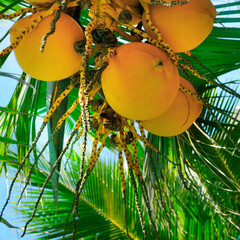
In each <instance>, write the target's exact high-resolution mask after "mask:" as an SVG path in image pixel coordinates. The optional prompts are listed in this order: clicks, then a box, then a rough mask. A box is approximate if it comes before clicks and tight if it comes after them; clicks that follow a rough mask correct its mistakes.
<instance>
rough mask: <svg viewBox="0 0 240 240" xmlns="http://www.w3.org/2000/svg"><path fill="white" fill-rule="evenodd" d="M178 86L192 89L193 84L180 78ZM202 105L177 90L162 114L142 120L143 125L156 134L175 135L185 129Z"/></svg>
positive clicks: (195, 117)
mask: <svg viewBox="0 0 240 240" xmlns="http://www.w3.org/2000/svg"><path fill="white" fill-rule="evenodd" d="M180 86H182V87H184V88H186V89H188V90H190V91H191V92H192V93H196V92H195V91H194V88H193V86H192V85H191V84H190V83H189V82H188V81H187V80H185V79H184V78H180ZM202 108H203V105H202V103H201V102H200V101H198V100H197V99H196V98H194V97H193V96H190V95H189V94H187V93H185V92H183V91H181V90H179V91H178V95H177V97H176V98H175V100H174V102H173V104H172V105H171V107H170V108H169V109H168V110H167V111H166V112H165V113H164V114H162V115H160V116H158V117H156V118H154V119H150V120H146V121H142V124H143V127H144V128H145V129H146V130H147V131H149V132H150V133H153V134H155V135H158V136H175V135H178V134H180V133H182V132H184V131H186V130H187V129H188V128H189V127H190V126H191V125H192V124H193V122H194V121H195V120H196V119H197V118H198V117H199V115H200V113H201V112H202Z"/></svg>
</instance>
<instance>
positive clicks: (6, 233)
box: [0, 0, 240, 240]
mask: <svg viewBox="0 0 240 240" xmlns="http://www.w3.org/2000/svg"><path fill="white" fill-rule="evenodd" d="M213 2H218V3H226V2H227V1H226V0H218V1H213ZM11 25H12V22H11V21H3V20H1V22H0V38H1V37H2V36H3V35H4V34H5V32H6V30H7V29H9V27H10V26H11ZM9 43H10V41H9V38H6V40H4V41H3V42H2V43H0V49H3V48H5V47H6V46H8V45H9ZM0 71H2V72H9V73H13V74H18V75H19V76H20V74H21V73H22V70H21V68H20V67H19V66H18V64H17V63H16V60H15V57H14V54H13V53H11V54H10V56H9V58H8V59H7V62H6V63H5V64H4V66H3V67H2V68H1V69H0ZM230 79H232V80H236V79H240V71H239V70H238V71H234V72H232V73H230V74H227V75H224V76H222V77H220V80H222V81H223V80H224V81H227V80H230ZM16 84H17V81H16V80H13V79H11V78H6V77H3V76H0V86H1V87H0V106H1V107H4V106H6V105H7V103H8V102H9V100H10V98H11V96H12V93H13V91H14V88H15V86H16ZM0 189H1V191H0V209H1V207H2V205H3V202H4V201H5V199H6V197H7V187H6V179H5V177H4V175H1V177H0ZM4 218H6V219H7V220H8V221H9V222H10V223H11V224H13V225H17V226H20V225H21V224H20V225H19V223H15V220H16V216H14V215H12V214H11V213H10V207H8V209H7V211H5V214H4ZM22 225H23V224H22ZM6 239H9V240H16V239H19V235H18V234H17V231H16V230H15V229H9V228H7V227H6V226H5V225H4V224H2V223H0V240H6ZM22 239H23V240H27V239H29V238H28V237H24V238H22Z"/></svg>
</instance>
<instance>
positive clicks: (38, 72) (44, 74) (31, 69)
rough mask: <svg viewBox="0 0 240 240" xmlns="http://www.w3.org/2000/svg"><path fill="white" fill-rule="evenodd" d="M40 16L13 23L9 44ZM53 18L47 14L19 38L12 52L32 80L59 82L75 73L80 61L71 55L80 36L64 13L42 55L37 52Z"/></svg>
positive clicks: (77, 29) (82, 37)
mask: <svg viewBox="0 0 240 240" xmlns="http://www.w3.org/2000/svg"><path fill="white" fill-rule="evenodd" d="M41 13H42V12H38V13H35V14H33V15H31V16H28V17H25V18H23V19H20V20H19V21H17V22H16V23H15V24H14V25H13V27H12V28H11V30H10V37H11V42H13V41H14V40H15V39H16V37H17V35H18V34H19V33H21V32H22V31H23V30H25V28H26V27H29V26H30V25H31V24H32V22H33V20H34V19H36V18H37V17H38V16H39V15H40V14H41ZM53 17H54V16H53V15H51V16H48V17H46V18H44V19H43V20H42V21H41V22H40V23H39V24H38V26H37V28H36V29H34V30H33V31H32V32H31V33H29V34H27V35H25V36H24V37H23V39H22V41H21V42H20V44H19V46H18V47H17V48H16V49H15V50H14V53H15V56H16V58H17V61H18V64H19V65H20V67H21V68H22V69H23V71H24V72H26V73H27V74H29V75H30V76H31V77H33V78H36V79H39V80H44V81H56V80H61V79H64V78H67V77H69V76H71V75H72V74H74V73H76V72H77V71H78V70H79V66H80V62H81V58H82V57H81V56H80V55H79V54H77V53H76V52H75V50H74V44H75V42H77V41H79V40H83V39H84V33H83V31H82V29H81V27H80V26H79V24H78V23H77V22H76V21H75V20H74V19H73V18H71V17H70V16H69V15H67V14H65V13H61V17H60V19H59V20H58V22H57V24H56V31H55V33H54V34H53V35H51V36H49V38H48V39H47V43H46V46H45V49H44V52H43V53H42V52H40V45H41V39H42V37H43V36H44V35H45V34H46V33H47V32H49V30H50V23H51V21H52V19H53Z"/></svg>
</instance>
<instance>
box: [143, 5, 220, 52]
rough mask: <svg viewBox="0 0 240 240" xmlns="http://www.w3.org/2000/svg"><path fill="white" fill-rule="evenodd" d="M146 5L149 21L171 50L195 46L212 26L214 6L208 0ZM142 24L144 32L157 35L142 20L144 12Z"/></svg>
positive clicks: (144, 17)
mask: <svg viewBox="0 0 240 240" xmlns="http://www.w3.org/2000/svg"><path fill="white" fill-rule="evenodd" d="M148 6H149V11H150V19H151V21H152V23H153V25H154V26H155V27H156V28H157V29H158V30H159V31H160V32H161V34H162V38H163V40H164V41H165V42H167V43H168V44H169V45H170V46H171V47H172V49H173V50H174V51H175V52H185V51H189V50H191V49H193V48H195V47H197V46H198V45H199V44H200V43H202V42H203V41H204V40H205V39H206V38H207V36H208V35H209V34H210V32H211V31H212V29H213V23H214V18H215V17H216V9H215V7H214V6H213V4H212V3H211V1H210V0H191V1H190V2H189V3H187V4H185V5H182V6H179V5H175V6H172V7H165V6H163V5H148ZM143 25H144V28H145V30H146V32H147V33H148V34H149V35H150V36H151V37H152V38H155V39H157V37H156V34H155V33H154V32H153V31H152V30H151V29H150V28H149V27H148V25H147V24H146V15H145V13H144V14H143Z"/></svg>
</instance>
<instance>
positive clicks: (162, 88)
mask: <svg viewBox="0 0 240 240" xmlns="http://www.w3.org/2000/svg"><path fill="white" fill-rule="evenodd" d="M116 53H117V55H116V56H114V57H112V58H111V59H110V62H109V65H108V67H107V68H106V69H105V70H104V72H103V73H102V89H103V92H104V94H105V97H106V100H107V101H108V103H109V105H110V106H111V107H112V108H113V109H114V110H115V111H116V112H117V113H118V114H120V115H122V116H124V117H127V118H130V119H137V120H145V119H151V118H154V117H157V116H158V115H160V114H162V113H163V112H165V111H166V110H167V109H168V108H169V107H170V105H171V104H172V103H173V101H174V99H175V97H176V96H177V92H178V87H179V75H178V70H177V67H176V66H175V65H173V63H172V62H171V60H170V58H169V57H168V56H167V54H166V53H165V52H163V51H162V50H160V49H159V48H157V47H155V46H153V45H150V44H147V43H139V42H138V43H137V42H135V43H129V44H124V45H121V46H120V47H118V48H117V50H116Z"/></svg>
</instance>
